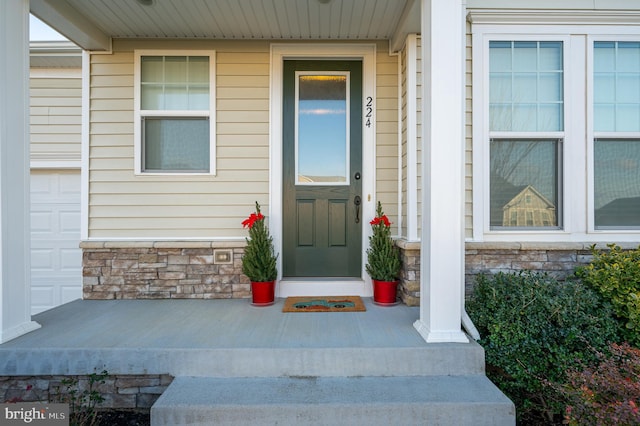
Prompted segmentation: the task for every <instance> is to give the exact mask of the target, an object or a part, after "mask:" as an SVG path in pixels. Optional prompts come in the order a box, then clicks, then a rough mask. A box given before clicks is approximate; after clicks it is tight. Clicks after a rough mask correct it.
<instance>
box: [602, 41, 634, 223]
mask: <svg viewBox="0 0 640 426" xmlns="http://www.w3.org/2000/svg"><path fill="white" fill-rule="evenodd" d="M593 209H594V211H593V214H594V227H595V229H596V230H607V229H640V42H638V41H594V42H593Z"/></svg>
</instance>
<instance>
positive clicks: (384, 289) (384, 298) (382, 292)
mask: <svg viewBox="0 0 640 426" xmlns="http://www.w3.org/2000/svg"><path fill="white" fill-rule="evenodd" d="M397 291H398V281H378V280H373V301H374V303H377V304H379V305H395V304H396V294H397Z"/></svg>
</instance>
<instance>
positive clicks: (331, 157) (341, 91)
mask: <svg viewBox="0 0 640 426" xmlns="http://www.w3.org/2000/svg"><path fill="white" fill-rule="evenodd" d="M348 80H349V75H348V73H346V72H341V73H326V72H324V73H317V72H297V73H296V100H297V102H296V149H295V151H296V153H295V159H296V161H295V163H296V164H295V167H296V185H314V184H315V185H347V184H349V178H348V176H349V169H348V167H349V150H348V147H349V144H348V136H347V135H348V134H349V123H348V116H347V111H348V110H349V97H348V91H347V87H348Z"/></svg>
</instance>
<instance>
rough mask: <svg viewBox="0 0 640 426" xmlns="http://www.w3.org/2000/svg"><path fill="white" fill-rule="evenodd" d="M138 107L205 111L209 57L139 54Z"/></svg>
mask: <svg viewBox="0 0 640 426" xmlns="http://www.w3.org/2000/svg"><path fill="white" fill-rule="evenodd" d="M140 63H141V65H140V66H141V70H140V76H141V88H140V91H141V100H140V108H141V109H142V110H168V111H180V110H189V111H197V110H208V109H209V57H207V56H143V57H141V61H140Z"/></svg>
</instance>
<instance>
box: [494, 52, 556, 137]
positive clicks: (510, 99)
mask: <svg viewBox="0 0 640 426" xmlns="http://www.w3.org/2000/svg"><path fill="white" fill-rule="evenodd" d="M489 61H490V64H489V69H490V73H489V94H490V97H489V121H490V124H489V125H490V130H492V131H513V132H527V131H529V132H535V131H538V132H540V131H562V130H563V129H564V119H563V117H564V114H563V109H564V99H563V98H564V97H563V92H564V85H563V68H562V42H535V41H531V42H529V41H527V42H522V41H520V42H504V41H501V42H490V43H489ZM508 61H511V62H508ZM551 114H555V115H554V116H551Z"/></svg>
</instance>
